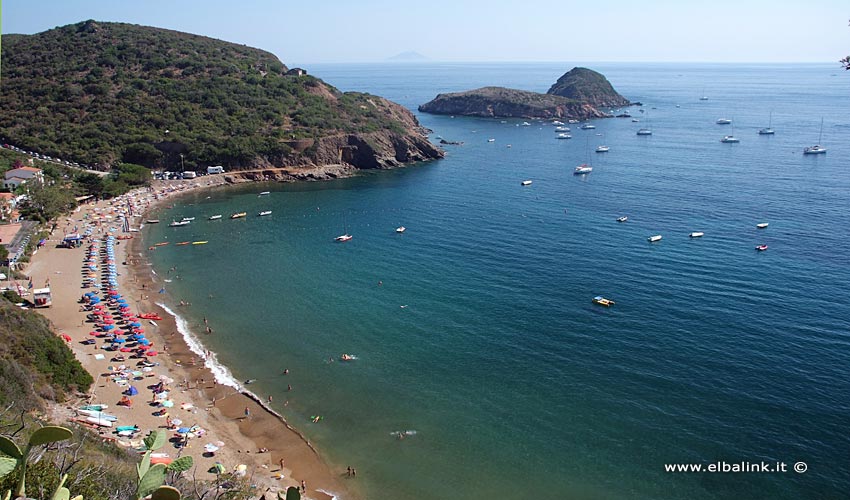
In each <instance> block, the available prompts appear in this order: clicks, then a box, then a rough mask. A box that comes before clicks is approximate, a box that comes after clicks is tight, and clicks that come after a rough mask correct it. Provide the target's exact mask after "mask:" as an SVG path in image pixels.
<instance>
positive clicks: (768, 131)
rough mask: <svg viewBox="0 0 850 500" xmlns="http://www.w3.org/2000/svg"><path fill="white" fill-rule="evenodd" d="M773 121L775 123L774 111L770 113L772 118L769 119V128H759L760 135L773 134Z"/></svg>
mask: <svg viewBox="0 0 850 500" xmlns="http://www.w3.org/2000/svg"><path fill="white" fill-rule="evenodd" d="M771 123H773V112H771V113H770V118H768V119H767V128H763V129H759V135H773V134H774V132H773V128H771V126H770V125H771Z"/></svg>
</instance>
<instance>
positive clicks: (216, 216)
mask: <svg viewBox="0 0 850 500" xmlns="http://www.w3.org/2000/svg"><path fill="white" fill-rule="evenodd" d="M219 219H221V215H219V214H216V215H210V219H209V220H219Z"/></svg>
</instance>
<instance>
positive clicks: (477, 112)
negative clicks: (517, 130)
mask: <svg viewBox="0 0 850 500" xmlns="http://www.w3.org/2000/svg"><path fill="white" fill-rule="evenodd" d="M630 104H631V103H630V102H629V100H628V99H626V98H625V97H623V96H621V95H620V94H619V93H617V91H616V90H614V87H613V86H612V85H611V83H610V82H609V81H608V79H607V78H605V76H603V75H602V74H601V73H598V72H596V71H593V70H590V69H587V68H573V69H572V70H570V71H568V72H567V73H565V74H564V75H563V76H561V78H559V79H558V81H557V82H556V83H555V84H553V85H552V87H551V88H550V89H549V91H548V92H547V93H545V94H541V93H539V92H530V91H527V90H517V89H509V88H505V87H482V88H480V89H475V90H468V91H466V92H452V93H448V94H439V95H438V96H437V97H435V98H434V99H433V100H431V101H430V102H427V103H425V104H423V105H421V106H419V111H422V112H423V113H433V114H442V115H461V116H481V117H489V118H545V119H551V118H566V119H574V120H587V119H590V118H605V117H609V116H610V114H608V113H605V112H604V111H601V110H600V109H599V108H602V107H619V106H629V105H630Z"/></svg>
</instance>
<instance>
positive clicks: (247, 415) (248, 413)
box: [245, 406, 251, 418]
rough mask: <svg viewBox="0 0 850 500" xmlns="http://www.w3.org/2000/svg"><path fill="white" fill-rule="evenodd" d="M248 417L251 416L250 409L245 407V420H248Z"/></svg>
mask: <svg viewBox="0 0 850 500" xmlns="http://www.w3.org/2000/svg"><path fill="white" fill-rule="evenodd" d="M250 416H251V409H250V408H248V407H247V406H246V407H245V418H248V417H250Z"/></svg>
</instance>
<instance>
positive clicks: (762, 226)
mask: <svg viewBox="0 0 850 500" xmlns="http://www.w3.org/2000/svg"><path fill="white" fill-rule="evenodd" d="M768 224H770V223H769V222H759V223H758V224H756V227H757V228H759V229H764V228H766V227H767V226H768Z"/></svg>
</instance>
